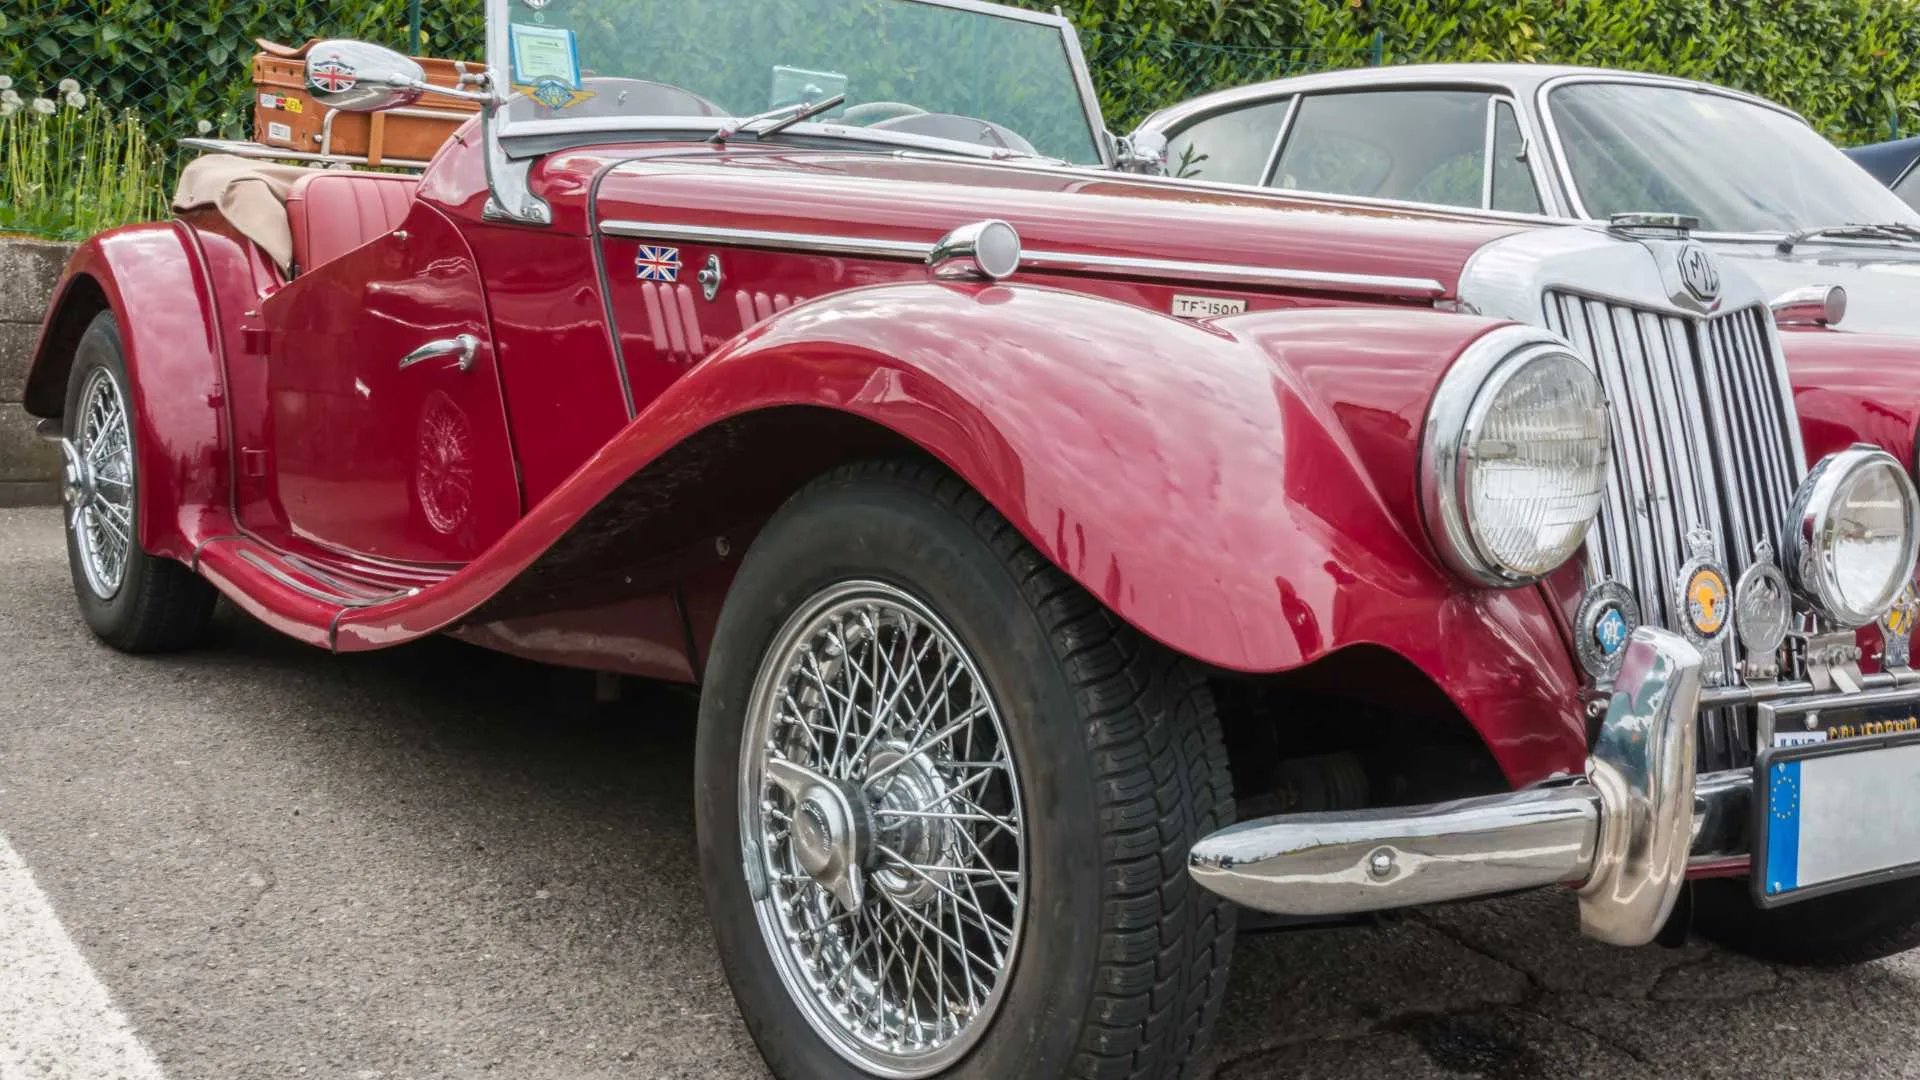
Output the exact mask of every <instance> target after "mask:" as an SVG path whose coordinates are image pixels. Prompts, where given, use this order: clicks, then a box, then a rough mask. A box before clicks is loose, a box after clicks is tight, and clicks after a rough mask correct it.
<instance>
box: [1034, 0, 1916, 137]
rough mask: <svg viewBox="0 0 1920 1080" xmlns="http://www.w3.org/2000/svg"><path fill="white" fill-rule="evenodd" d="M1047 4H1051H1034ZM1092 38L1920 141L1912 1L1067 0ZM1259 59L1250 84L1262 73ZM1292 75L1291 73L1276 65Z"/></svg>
mask: <svg viewBox="0 0 1920 1080" xmlns="http://www.w3.org/2000/svg"><path fill="white" fill-rule="evenodd" d="M1023 6H1028V7H1040V8H1047V7H1051V6H1052V5H1051V4H1050V3H1046V2H1044V0H1041V2H1034V3H1026V2H1024V0H1023ZM1062 6H1063V8H1064V9H1065V10H1066V11H1067V12H1068V14H1070V15H1071V16H1072V17H1073V18H1074V21H1075V23H1076V24H1077V25H1079V26H1080V27H1081V29H1082V31H1083V33H1084V32H1085V31H1088V30H1094V31H1098V30H1102V29H1110V28H1124V29H1125V30H1126V31H1128V32H1131V33H1134V34H1139V35H1144V36H1146V37H1149V38H1156V39H1181V40H1186V41H1198V42H1207V43H1212V44H1215V45H1231V46H1239V47H1249V46H1254V47H1262V48H1269V49H1285V48H1290V47H1300V46H1308V47H1311V48H1315V49H1319V50H1323V51H1324V52H1325V53H1327V54H1329V55H1330V56H1333V57H1339V56H1359V55H1362V54H1363V53H1364V52H1365V51H1366V50H1367V46H1368V44H1369V43H1370V41H1371V40H1372V38H1373V36H1374V34H1375V32H1376V31H1377V32H1379V34H1380V35H1381V38H1382V39H1383V42H1384V46H1385V49H1384V51H1385V54H1386V59H1387V61H1388V62H1390V63H1422V62H1441V61H1489V60H1491V61H1512V60H1523V61H1534V62H1539V63H1565V64H1587V65H1592V66H1595V67H1617V68H1625V69H1628V70H1633V71H1650V72H1661V73H1665V74H1671V75H1680V76H1685V77H1687V78H1693V79H1701V80H1704V81H1707V82H1713V83H1719V84H1721V85H1725V86H1732V87H1737V88H1739V89H1742V90H1747V91H1750V92H1752V93H1756V94H1760V95H1762V96H1764V97H1767V98H1771V99H1773V100H1775V101H1778V102H1781V103H1783V104H1786V105H1788V106H1789V107H1791V108H1793V109H1795V110H1797V111H1799V112H1800V113H1801V114H1803V115H1805V116H1806V117H1807V119H1808V120H1809V121H1811V122H1812V123H1813V124H1814V126H1815V127H1817V128H1819V129H1820V130H1821V131H1822V132H1824V133H1825V134H1826V135H1827V136H1828V137H1829V138H1832V139H1833V140H1834V141H1836V142H1839V143H1841V144H1842V145H1851V144H1853V143H1857V142H1871V141H1875V140H1878V139H1884V138H1887V137H1888V135H1889V116H1890V114H1892V113H1893V112H1894V110H1895V109H1898V110H1899V111H1900V113H1901V114H1902V115H1901V117H1900V120H1899V123H1900V125H1901V127H1902V128H1904V129H1905V130H1904V131H1903V133H1904V134H1912V133H1914V131H1915V130H1920V112H1916V111H1915V108H1914V106H1915V103H1916V102H1920V4H1916V3H1915V2H1914V0H1070V2H1067V3H1065V4H1063V5H1062ZM1260 66H1261V65H1260V63H1259V61H1257V60H1250V61H1249V62H1248V64H1247V65H1246V71H1245V74H1246V75H1247V76H1248V78H1247V79H1246V80H1244V81H1255V80H1257V79H1260V78H1273V77H1278V76H1279V75H1281V74H1285V73H1286V72H1285V71H1284V70H1281V71H1276V72H1274V74H1272V75H1263V74H1261V73H1260V72H1259V71H1258V70H1257V69H1258V68H1259V67H1260ZM1276 66H1282V67H1283V66H1284V65H1276Z"/></svg>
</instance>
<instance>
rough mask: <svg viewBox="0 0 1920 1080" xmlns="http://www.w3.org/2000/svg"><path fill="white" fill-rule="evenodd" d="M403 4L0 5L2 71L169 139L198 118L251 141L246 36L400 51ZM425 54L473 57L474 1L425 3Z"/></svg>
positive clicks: (121, 1)
mask: <svg viewBox="0 0 1920 1080" xmlns="http://www.w3.org/2000/svg"><path fill="white" fill-rule="evenodd" d="M409 9H410V4H409V0H0V73H4V74H6V75H8V76H10V77H11V78H12V79H13V80H14V85H15V86H16V87H17V88H19V90H20V92H21V93H22V94H28V95H31V94H35V93H43V92H48V91H51V90H52V89H53V87H54V86H55V85H56V84H57V83H58V82H59V81H60V80H61V79H68V78H71V79H74V80H77V81H78V82H79V83H80V85H81V86H83V87H86V88H87V89H88V91H89V92H90V93H95V94H98V95H99V96H100V97H102V98H103V99H104V100H106V101H108V102H111V103H112V104H114V105H115V106H118V107H122V108H132V109H136V110H138V111H139V112H140V114H141V115H142V116H145V117H146V118H147V119H148V120H149V121H150V123H151V124H152V127H153V133H154V135H155V137H156V138H159V139H164V140H166V141H167V142H171V141H172V140H173V139H176V138H180V137H182V136H186V135H190V134H192V133H193V132H194V131H195V130H196V128H197V125H198V124H199V123H200V122H201V121H205V122H207V123H209V124H211V125H212V127H213V130H214V131H215V132H216V133H218V134H221V135H225V136H229V137H238V138H244V137H249V132H250V131H251V128H252V116H253V114H252V109H251V105H250V103H249V87H250V85H251V75H250V71H251V69H250V64H251V60H252V57H253V54H254V52H255V51H256V50H255V47H254V44H253V39H254V38H257V37H264V38H268V39H271V40H274V41H281V42H288V43H298V42H301V41H305V40H306V39H307V38H309V37H358V38H365V39H367V40H370V41H378V42H381V43H383V44H387V45H392V46H395V47H398V48H405V47H406V45H407V21H408V13H409ZM422 14H423V18H422V28H423V29H424V30H425V31H426V32H427V35H428V36H427V44H426V46H425V51H429V52H433V53H435V54H436V55H450V54H449V53H447V52H445V51H444V50H446V49H453V50H456V52H454V53H452V54H451V55H471V56H478V55H480V53H481V51H482V49H481V47H480V43H481V42H482V41H483V40H484V34H483V31H482V26H481V16H480V4H479V3H478V0H454V2H451V3H441V2H439V0H424V6H423V10H422Z"/></svg>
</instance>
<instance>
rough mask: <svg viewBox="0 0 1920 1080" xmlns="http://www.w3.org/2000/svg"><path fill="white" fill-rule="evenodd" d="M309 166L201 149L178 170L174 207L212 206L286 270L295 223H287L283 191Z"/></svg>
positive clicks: (303, 174) (307, 170) (290, 187)
mask: <svg viewBox="0 0 1920 1080" xmlns="http://www.w3.org/2000/svg"><path fill="white" fill-rule="evenodd" d="M312 171H313V170H310V169H304V168H301V167H300V166H297V165H277V164H274V163H273V162H270V161H257V160H254V159H252V158H243V157H236V156H234V155H232V154H203V155H201V156H200V157H197V158H194V159H193V160H192V161H190V162H188V163H187V167H186V168H184V169H182V170H180V184H179V186H178V187H176V188H175V189H174V192H173V208H174V209H175V210H192V209H194V208H195V207H201V206H211V207H214V208H216V209H218V210H219V211H220V215H221V216H222V217H224V218H226V219H227V220H228V221H230V222H232V223H233V227H234V228H236V229H238V230H240V234H241V235H242V236H245V237H246V238H247V239H249V240H252V241H253V242H254V243H256V244H259V245H260V249H261V250H262V251H265V252H266V253H267V256H268V257H269V258H271V259H272V260H273V261H274V264H275V265H277V266H278V267H280V269H281V270H282V271H283V272H284V271H286V270H287V269H288V268H289V267H290V266H291V265H292V263H293V229H292V227H291V226H289V225H288V223H287V193H288V192H289V191H291V190H292V189H293V184H294V181H296V180H298V179H300V178H301V177H303V176H305V175H307V174H308V173H309V172H312Z"/></svg>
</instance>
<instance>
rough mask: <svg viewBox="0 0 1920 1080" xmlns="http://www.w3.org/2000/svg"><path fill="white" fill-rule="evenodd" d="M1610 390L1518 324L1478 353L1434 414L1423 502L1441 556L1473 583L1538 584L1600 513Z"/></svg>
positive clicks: (1472, 351) (1450, 383) (1560, 346)
mask: <svg viewBox="0 0 1920 1080" xmlns="http://www.w3.org/2000/svg"><path fill="white" fill-rule="evenodd" d="M1611 449H1612V438H1611V435H1610V429H1609V427H1608V422H1607V405H1606V395H1605V392H1604V391H1603V390H1602V389H1601V387H1600V381H1599V379H1597V378H1596V377H1595V376H1594V374H1593V372H1592V371H1591V370H1589V369H1588V367H1587V365H1586V364H1585V363H1584V362H1583V361H1582V360H1581V359H1580V358H1579V357H1578V356H1576V355H1575V354H1574V352H1573V350H1572V347H1571V346H1569V345H1568V344H1567V343H1566V342H1565V341H1564V340H1562V339H1560V338H1558V337H1555V336H1554V335H1552V334H1549V333H1546V332H1545V331H1541V330H1535V329H1531V328H1528V327H1520V326H1512V327H1505V328H1502V329H1500V330H1495V331H1493V332H1492V333H1490V334H1488V335H1486V336H1485V337H1483V338H1481V339H1480V340H1478V341H1476V342H1474V343H1473V344H1472V345H1470V346H1468V348H1467V350H1466V352H1465V353H1463V354H1461V356H1460V358H1459V359H1458V360H1456V361H1455V362H1454V365H1453V367H1452V369H1451V370H1449V371H1448V372H1447V374H1446V377H1445V378H1444V379H1442V380H1441V383H1440V389H1439V390H1438V391H1437V392H1436V393H1435V394H1434V398H1433V404H1432V406H1431V407H1430V408H1429V410H1428V412H1427V427H1426V434H1425V437H1424V438H1423V440H1422V443H1421V469H1420V480H1421V501H1422V509H1423V511H1424V513H1425V515H1426V522H1427V531H1428V533H1429V534H1430V535H1431V536H1432V538H1433V543H1434V547H1435V549H1436V550H1437V551H1438V552H1439V554H1440V557H1441V558H1442V559H1443V560H1444V561H1445V562H1446V563H1447V565H1448V566H1449V567H1451V568H1452V569H1453V570H1454V571H1455V572H1457V573H1459V574H1461V575H1462V576H1464V577H1466V578H1467V579H1469V580H1471V581H1475V582H1478V583H1480V584H1484V585H1492V586H1497V587H1511V586H1516V585H1525V584H1527V583H1529V582H1533V581H1537V580H1539V579H1540V578H1541V577H1543V576H1545V575H1546V574H1548V573H1550V572H1551V571H1552V570H1554V569H1555V568H1556V567H1558V566H1559V565H1560V564H1561V563H1564V562H1566V561H1567V560H1568V559H1569V558H1572V557H1573V554H1574V552H1576V551H1578V550H1580V544H1581V542H1582V541H1584V540H1585V539H1586V535H1587V528H1588V526H1590V525H1591V524H1592V523H1593V519H1594V516H1595V515H1596V514H1598V513H1599V512H1600V499H1601V494H1602V493H1603V492H1604V491H1605V489H1606V483H1607V467H1608V463H1609V460H1610V454H1611Z"/></svg>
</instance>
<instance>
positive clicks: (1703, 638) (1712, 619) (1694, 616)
mask: <svg viewBox="0 0 1920 1080" xmlns="http://www.w3.org/2000/svg"><path fill="white" fill-rule="evenodd" d="M1730 593H1731V590H1730V589H1728V588H1727V572H1726V571H1725V570H1722V569H1720V566H1719V564H1718V563H1715V562H1713V561H1711V560H1708V559H1695V560H1694V561H1692V562H1690V563H1688V564H1687V565H1686V566H1685V567H1684V568H1682V569H1681V571H1680V596H1679V598H1678V599H1679V601H1680V603H1679V605H1678V607H1679V609H1680V629H1681V630H1682V631H1684V632H1685V633H1686V636H1687V637H1689V638H1692V639H1693V640H1694V642H1695V643H1697V644H1701V645H1705V644H1708V643H1710V642H1713V641H1717V640H1719V637H1720V635H1721V634H1723V633H1725V632H1726V629H1727V600H1728V599H1729V594H1730Z"/></svg>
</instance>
